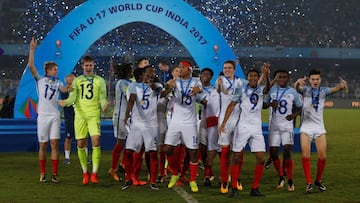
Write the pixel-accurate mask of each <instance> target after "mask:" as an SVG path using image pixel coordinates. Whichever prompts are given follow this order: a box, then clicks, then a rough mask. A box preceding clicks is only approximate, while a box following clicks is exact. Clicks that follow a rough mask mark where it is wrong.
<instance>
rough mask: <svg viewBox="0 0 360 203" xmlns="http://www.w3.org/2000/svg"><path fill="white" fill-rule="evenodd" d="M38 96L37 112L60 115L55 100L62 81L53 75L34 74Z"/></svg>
mask: <svg viewBox="0 0 360 203" xmlns="http://www.w3.org/2000/svg"><path fill="white" fill-rule="evenodd" d="M35 80H36V85H37V86H36V87H37V88H36V89H37V93H38V96H39V104H38V114H41V115H55V116H60V111H59V108H58V103H57V100H58V98H59V93H60V88H61V87H62V86H63V83H62V82H61V81H60V80H58V79H57V78H55V77H42V76H40V75H37V76H35Z"/></svg>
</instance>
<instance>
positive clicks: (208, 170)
mask: <svg viewBox="0 0 360 203" xmlns="http://www.w3.org/2000/svg"><path fill="white" fill-rule="evenodd" d="M210 176H211V167H210V166H209V165H205V178H210Z"/></svg>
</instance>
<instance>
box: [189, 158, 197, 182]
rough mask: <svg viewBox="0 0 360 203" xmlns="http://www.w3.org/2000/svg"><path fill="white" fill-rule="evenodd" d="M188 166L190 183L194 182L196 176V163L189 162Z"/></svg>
mask: <svg viewBox="0 0 360 203" xmlns="http://www.w3.org/2000/svg"><path fill="white" fill-rule="evenodd" d="M189 165H190V182H191V181H196V175H197V171H198V163H197V162H196V163H192V162H189Z"/></svg>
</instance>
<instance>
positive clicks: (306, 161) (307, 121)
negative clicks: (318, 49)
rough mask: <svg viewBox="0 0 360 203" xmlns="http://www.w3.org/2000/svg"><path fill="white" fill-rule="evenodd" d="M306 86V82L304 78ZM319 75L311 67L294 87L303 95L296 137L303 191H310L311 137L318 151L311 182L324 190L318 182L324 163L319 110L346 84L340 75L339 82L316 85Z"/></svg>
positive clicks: (323, 143)
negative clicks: (329, 84) (304, 181)
mask: <svg viewBox="0 0 360 203" xmlns="http://www.w3.org/2000/svg"><path fill="white" fill-rule="evenodd" d="M307 80H308V81H309V83H310V86H306V81H307ZM320 84H321V75H320V71H319V70H315V69H314V70H311V71H310V73H309V78H307V77H304V78H300V79H298V80H297V81H296V83H295V88H296V90H297V91H298V92H299V93H301V94H302V95H303V97H304V105H303V108H302V110H303V115H302V123H301V126H300V133H301V134H300V136H301V137H300V141H301V152H302V166H303V169H304V174H305V179H306V183H307V187H306V192H308V193H310V192H312V191H313V186H312V180H311V172H310V149H311V141H312V140H313V139H314V140H315V146H316V150H317V154H318V162H317V174H316V179H315V182H314V184H315V186H318V187H319V190H320V191H326V186H325V185H324V184H323V183H322V182H321V178H322V175H323V172H324V169H325V164H326V147H327V144H326V130H325V126H324V119H323V112H324V103H325V98H326V97H327V96H328V95H331V94H334V93H336V92H338V91H340V90H342V89H344V88H347V83H346V81H345V80H343V79H342V78H340V83H339V84H338V85H336V86H335V87H332V88H330V87H320Z"/></svg>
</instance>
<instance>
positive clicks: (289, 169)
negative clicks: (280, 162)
mask: <svg viewBox="0 0 360 203" xmlns="http://www.w3.org/2000/svg"><path fill="white" fill-rule="evenodd" d="M284 162H285V168H286V174H287V178H288V180H292V179H293V172H294V161H293V160H292V159H286V160H285V161H284Z"/></svg>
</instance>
